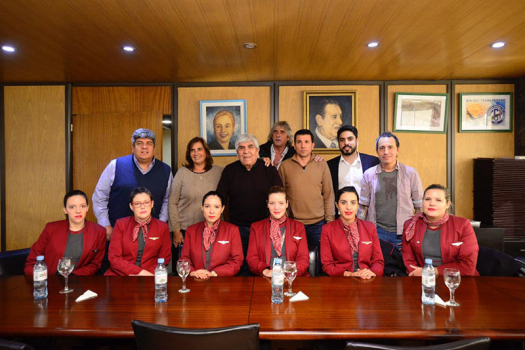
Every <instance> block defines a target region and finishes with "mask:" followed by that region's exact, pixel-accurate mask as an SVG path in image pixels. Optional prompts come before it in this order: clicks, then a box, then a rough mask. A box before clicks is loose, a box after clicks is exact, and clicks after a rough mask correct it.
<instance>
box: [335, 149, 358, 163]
mask: <svg viewBox="0 0 525 350" xmlns="http://www.w3.org/2000/svg"><path fill="white" fill-rule="evenodd" d="M356 153H357V157H356V159H355V160H354V162H353V163H352V164H350V163H348V162H347V161H346V159H344V158H343V155H341V160H340V161H339V162H340V163H346V164H348V165H350V166H355V165H357V164H361V157H360V156H359V152H357V151H356Z"/></svg>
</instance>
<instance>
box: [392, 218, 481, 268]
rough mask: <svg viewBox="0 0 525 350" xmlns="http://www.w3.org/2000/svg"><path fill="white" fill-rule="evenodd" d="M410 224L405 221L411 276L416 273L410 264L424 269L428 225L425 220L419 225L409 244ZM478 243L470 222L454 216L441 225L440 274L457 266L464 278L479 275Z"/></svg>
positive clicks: (405, 246)
mask: <svg viewBox="0 0 525 350" xmlns="http://www.w3.org/2000/svg"><path fill="white" fill-rule="evenodd" d="M409 224H410V219H409V220H407V221H405V224H404V227H403V248H402V253H403V262H404V263H405V267H406V269H407V273H410V272H412V271H413V269H412V268H411V267H410V265H414V266H420V267H423V265H424V263H425V260H424V259H423V237H425V231H426V230H427V225H426V224H425V223H424V222H423V220H418V221H417V223H416V228H415V230H416V231H415V233H414V237H412V239H411V240H410V242H407V240H406V237H405V231H406V229H407V227H408V225H409ZM478 250H479V247H478V240H477V238H476V234H475V233H474V229H473V228H472V225H471V224H470V222H469V221H468V220H467V219H464V218H460V217H457V216H454V215H450V217H449V219H448V221H447V222H446V223H444V224H443V225H441V261H442V262H443V263H442V265H441V266H438V267H437V268H438V271H439V274H440V275H442V274H443V270H444V269H446V268H447V267H453V268H456V269H458V270H459V271H460V272H461V275H462V276H479V273H478V271H476V263H477V262H478Z"/></svg>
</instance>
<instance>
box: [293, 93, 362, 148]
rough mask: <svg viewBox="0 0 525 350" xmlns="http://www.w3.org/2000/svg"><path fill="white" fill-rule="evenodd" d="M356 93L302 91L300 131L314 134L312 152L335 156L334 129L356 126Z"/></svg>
mask: <svg viewBox="0 0 525 350" xmlns="http://www.w3.org/2000/svg"><path fill="white" fill-rule="evenodd" d="M356 111H357V92H356V91H305V92H304V123H303V128H305V129H308V130H310V131H311V132H312V134H313V135H314V142H315V148H314V151H316V152H320V153H338V152H339V144H338V142H337V130H339V128H340V127H341V126H342V125H354V126H357V125H356V124H357V113H356Z"/></svg>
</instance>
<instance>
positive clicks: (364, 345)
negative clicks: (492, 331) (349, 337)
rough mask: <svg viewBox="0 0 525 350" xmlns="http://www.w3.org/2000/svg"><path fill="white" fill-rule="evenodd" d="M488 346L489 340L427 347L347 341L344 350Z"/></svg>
mask: <svg viewBox="0 0 525 350" xmlns="http://www.w3.org/2000/svg"><path fill="white" fill-rule="evenodd" d="M489 346H490V338H473V339H464V340H458V341H455V342H451V343H446V344H439V345H428V346H394V345H382V344H368V343H360V342H353V341H349V342H348V343H346V349H347V350H348V349H361V350H372V349H375V350H431V349H435V350H440V349H443V350H445V349H446V350H486V349H488V348H489Z"/></svg>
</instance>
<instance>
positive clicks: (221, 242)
mask: <svg viewBox="0 0 525 350" xmlns="http://www.w3.org/2000/svg"><path fill="white" fill-rule="evenodd" d="M217 242H219V243H220V244H228V243H230V241H217Z"/></svg>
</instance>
